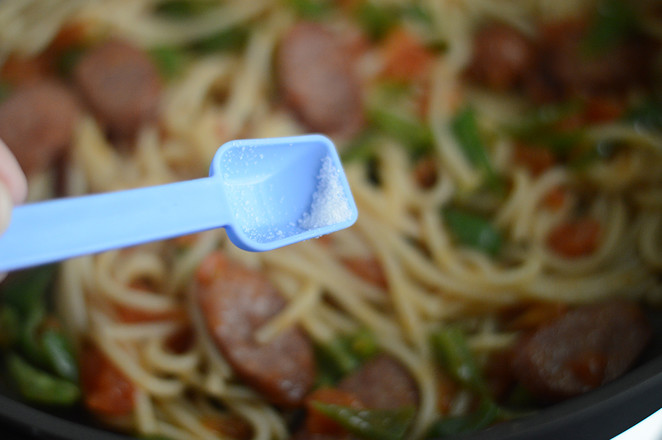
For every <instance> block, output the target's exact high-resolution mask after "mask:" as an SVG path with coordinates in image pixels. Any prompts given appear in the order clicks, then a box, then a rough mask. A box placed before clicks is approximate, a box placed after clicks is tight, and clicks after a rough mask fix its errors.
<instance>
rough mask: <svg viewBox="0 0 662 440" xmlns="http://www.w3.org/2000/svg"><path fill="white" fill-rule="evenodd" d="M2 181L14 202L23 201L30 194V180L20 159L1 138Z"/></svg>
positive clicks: (0, 164) (0, 168) (0, 166)
mask: <svg viewBox="0 0 662 440" xmlns="http://www.w3.org/2000/svg"><path fill="white" fill-rule="evenodd" d="M0 182H2V183H3V184H4V186H5V191H8V192H9V195H10V197H11V199H10V200H11V201H12V202H13V203H14V204H17V203H22V202H23V201H25V198H26V197H27V195H28V181H27V178H26V177H25V173H24V172H23V170H22V169H21V166H20V165H19V163H18V161H17V160H16V158H15V157H14V155H13V154H12V152H11V151H10V150H9V148H8V147H7V145H6V144H5V143H4V142H3V141H2V140H0Z"/></svg>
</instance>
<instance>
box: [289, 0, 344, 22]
mask: <svg viewBox="0 0 662 440" xmlns="http://www.w3.org/2000/svg"><path fill="white" fill-rule="evenodd" d="M289 4H290V5H291V7H292V8H293V9H294V10H295V11H296V12H297V14H299V15H300V16H301V17H304V18H308V19H318V18H320V17H323V16H324V15H325V14H327V13H328V12H329V11H330V10H331V8H332V6H333V5H332V3H331V2H330V1H329V0H289Z"/></svg>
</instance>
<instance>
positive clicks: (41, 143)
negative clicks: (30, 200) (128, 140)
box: [0, 80, 79, 175]
mask: <svg viewBox="0 0 662 440" xmlns="http://www.w3.org/2000/svg"><path fill="white" fill-rule="evenodd" d="M78 115H79V106H78V103H77V101H76V98H75V96H74V95H73V93H72V92H71V91H69V90H68V89H67V88H66V87H65V86H64V85H62V84H59V83H57V82H54V81H48V80H42V81H37V82H31V83H29V84H28V85H25V86H23V87H19V88H17V89H16V90H15V91H14V92H13V93H12V94H11V95H10V96H9V98H7V99H6V100H5V101H3V102H2V103H1V104H0V139H2V140H3V141H5V143H6V144H7V146H8V147H9V148H10V149H11V150H12V152H13V153H14V155H15V156H16V158H17V160H18V162H19V163H20V165H21V167H22V168H23V171H24V172H25V173H26V174H28V175H30V174H35V173H38V172H40V171H43V170H44V169H45V168H47V167H48V166H49V165H50V163H51V162H52V161H53V159H54V158H55V157H57V156H58V155H59V154H60V153H62V152H63V150H64V149H65V148H66V147H67V146H68V145H69V144H70V143H71V138H72V135H73V130H74V125H75V122H76V119H77V117H78Z"/></svg>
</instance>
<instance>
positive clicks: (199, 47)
mask: <svg viewBox="0 0 662 440" xmlns="http://www.w3.org/2000/svg"><path fill="white" fill-rule="evenodd" d="M247 40H248V29H247V28H245V27H240V26H237V27H232V28H229V29H225V30H222V31H220V32H218V33H216V34H213V35H210V36H209V37H206V38H203V39H201V40H198V41H196V42H195V43H194V44H193V45H192V46H191V49H193V50H194V51H196V52H198V53H202V54H206V53H212V52H224V51H235V50H240V49H241V48H242V47H244V45H245V43H246V41H247Z"/></svg>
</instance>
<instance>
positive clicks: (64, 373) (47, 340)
mask: <svg viewBox="0 0 662 440" xmlns="http://www.w3.org/2000/svg"><path fill="white" fill-rule="evenodd" d="M41 344H42V347H43V350H44V353H46V357H47V358H48V363H49V365H50V367H51V369H52V370H53V371H54V372H55V373H57V375H58V376H60V377H62V378H64V379H68V380H70V381H72V382H77V381H78V364H77V362H76V356H75V355H74V349H73V347H72V345H71V341H70V340H69V338H67V337H66V336H65V335H64V334H63V333H62V332H61V331H59V330H55V329H48V330H46V331H45V332H44V333H43V334H42V335H41Z"/></svg>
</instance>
